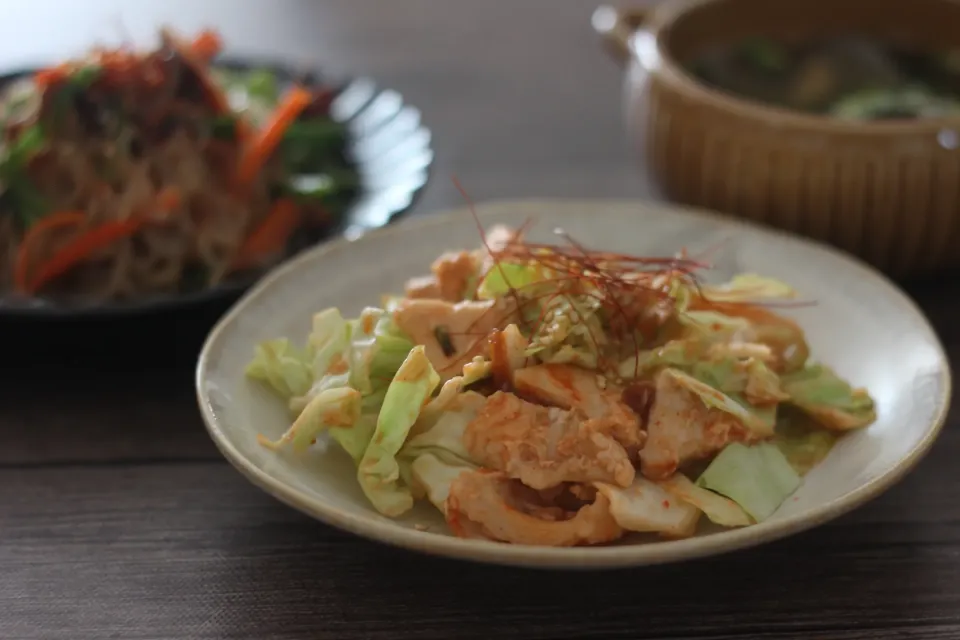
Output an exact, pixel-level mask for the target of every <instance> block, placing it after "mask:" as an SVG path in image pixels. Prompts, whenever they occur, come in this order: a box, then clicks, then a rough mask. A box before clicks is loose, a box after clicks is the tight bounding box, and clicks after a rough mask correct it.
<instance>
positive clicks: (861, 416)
mask: <svg viewBox="0 0 960 640" xmlns="http://www.w3.org/2000/svg"><path fill="white" fill-rule="evenodd" d="M782 380H783V387H784V390H785V391H786V392H787V394H788V395H789V396H790V400H789V402H790V403H791V404H793V405H795V406H796V407H798V408H799V409H800V410H801V411H803V412H805V413H807V414H809V415H810V416H812V417H813V418H814V419H816V421H817V422H819V423H820V424H822V425H823V426H824V427H827V428H828V429H836V430H839V431H846V430H848V429H858V428H860V427H865V426H867V425H868V424H870V423H871V422H873V421H874V420H876V419H877V413H876V408H875V405H874V402H873V400H872V399H871V398H870V396H869V395H868V394H867V392H866V391H865V390H863V389H854V388H853V387H851V386H850V385H849V384H848V383H847V382H845V381H844V380H842V379H840V378H839V377H838V376H837V374H836V373H834V372H833V370H832V369H830V368H829V367H825V366H823V365H821V364H808V365H807V366H806V367H804V368H803V369H801V370H799V371H795V372H793V373H789V374H786V375H784V376H783V377H782Z"/></svg>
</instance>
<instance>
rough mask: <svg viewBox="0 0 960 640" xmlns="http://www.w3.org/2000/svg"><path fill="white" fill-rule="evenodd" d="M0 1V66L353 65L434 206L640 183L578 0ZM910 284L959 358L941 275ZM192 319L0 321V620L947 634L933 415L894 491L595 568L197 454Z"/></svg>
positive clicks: (953, 529) (480, 635)
mask: <svg viewBox="0 0 960 640" xmlns="http://www.w3.org/2000/svg"><path fill="white" fill-rule="evenodd" d="M7 4H9V5H11V6H4V14H5V15H4V19H3V21H2V22H0V61H2V62H3V63H4V64H5V65H8V66H9V65H13V64H16V63H18V62H23V61H33V60H37V59H40V58H50V57H51V56H55V55H57V54H61V53H69V52H74V51H77V50H78V49H82V48H83V47H84V46H85V45H87V44H88V43H89V42H90V40H91V39H94V38H97V39H101V40H103V41H107V42H110V41H116V40H117V38H118V37H119V35H120V34H122V33H124V32H128V33H130V34H132V37H133V38H134V39H137V40H143V39H147V38H149V37H150V36H151V34H152V30H153V28H154V26H155V25H156V24H157V23H159V22H168V23H171V24H174V25H176V26H180V27H183V28H187V29H191V28H195V27H199V26H201V25H203V24H212V25H217V26H219V27H220V28H221V29H222V31H223V33H224V35H225V36H226V38H227V39H228V40H229V42H230V43H231V44H235V45H236V46H237V47H238V48H239V49H242V50H244V51H247V52H250V53H257V54H269V55H280V56H286V57H290V58H292V59H294V60H299V61H303V62H311V61H312V62H315V63H318V64H324V65H326V66H327V67H328V68H329V69H330V70H331V71H334V72H338V73H362V74H369V75H372V76H374V77H376V78H379V79H380V80H382V82H383V83H385V84H387V85H389V86H391V87H394V88H396V89H398V90H399V91H401V92H402V93H403V94H404V95H405V96H407V97H408V98H409V99H410V100H411V101H412V102H413V103H415V104H417V105H419V106H420V107H421V108H422V110H423V114H424V118H425V119H426V121H427V122H428V123H429V125H430V126H431V127H432V129H433V131H434V133H435V144H436V149H437V165H436V167H437V170H436V172H435V174H434V178H433V181H432V182H431V184H430V185H429V187H428V188H427V190H426V193H425V194H424V197H423V198H422V200H421V201H420V203H419V205H418V207H417V214H421V213H427V212H430V211H432V210H437V209H440V208H443V207H447V206H451V205H456V204H459V202H460V201H459V197H458V195H457V193H456V191H455V189H454V187H453V186H452V184H451V183H450V182H449V175H450V174H451V173H455V174H457V175H458V176H459V178H460V179H461V180H462V181H463V183H464V184H465V185H466V186H467V188H468V190H469V191H470V192H471V194H472V195H473V197H474V198H475V199H489V198H499V197H510V196H537V195H549V196H607V195H609V196H648V197H649V196H650V195H651V191H650V189H649V188H648V187H647V185H646V183H645V181H644V180H643V179H642V178H641V177H639V176H638V173H637V171H636V169H635V168H634V167H633V166H632V164H631V161H630V154H629V153H628V149H627V146H626V144H625V142H624V140H623V136H622V133H621V120H620V111H619V107H620V97H619V80H620V77H619V72H618V69H617V68H616V67H615V65H613V64H612V63H610V62H609V61H608V60H607V59H606V58H605V57H604V55H603V54H602V53H601V51H600V48H599V47H598V46H597V43H596V42H595V40H594V37H593V35H592V33H591V31H590V28H589V22H588V21H589V16H590V13H591V10H592V8H593V6H592V5H593V3H592V2H589V1H587V0H577V1H574V0H567V1H564V2H560V1H559V0H558V1H553V0H551V1H546V0H540V1H533V0H523V1H517V2H513V1H509V0H498V1H495V2H491V1H490V0H486V1H484V2H479V1H476V0H475V1H473V2H467V1H457V2H451V1H443V0H435V1H433V2H428V1H426V0H418V1H412V0H407V1H405V2H373V1H372V0H365V1H360V0H340V1H337V2H319V1H312V0H276V1H275V2H266V0H246V1H241V0H204V1H203V2H201V0H166V1H164V2H160V1H156V2H154V1H151V2H146V1H144V2H140V3H136V4H135V3H132V2H123V1H121V0H115V1H113V2H107V1H104V0H88V1H87V2H84V3H80V2H73V1H70V0H62V1H60V2H50V1H44V2H41V1H34V2H25V3H7ZM135 7H136V8H135ZM121 25H122V26H121ZM908 289H909V290H910V291H911V293H912V294H913V295H914V296H915V297H916V298H917V299H918V300H919V301H920V302H921V304H922V305H923V306H924V308H925V309H926V310H927V311H928V313H930V315H931V317H932V318H933V320H934V322H935V324H936V326H937V328H938V330H939V331H940V334H941V336H942V337H943V340H944V342H945V343H946V345H947V347H948V349H949V350H950V352H951V355H960V329H958V328H957V324H958V320H960V298H958V294H960V290H958V288H957V287H956V286H951V285H949V284H947V283H946V281H944V282H940V283H937V282H927V283H920V284H912V285H910V286H909V287H908ZM212 317H213V314H212V312H211V313H207V314H206V315H203V314H201V315H200V316H197V317H195V318H190V319H184V318H166V319H162V320H160V321H159V322H160V323H161V324H160V326H159V327H158V326H155V325H154V326H147V325H140V326H137V327H136V328H132V327H133V325H130V327H128V328H124V329H117V330H116V334H115V335H112V336H111V335H107V336H105V335H104V334H103V332H102V331H101V332H100V333H97V332H96V331H95V328H92V327H90V328H85V329H82V330H81V333H80V336H81V338H82V337H83V336H87V337H86V338H83V339H81V340H80V341H79V342H74V343H70V342H69V341H67V342H66V343H64V340H63V339H62V337H63V336H64V335H67V333H65V332H68V330H67V329H65V328H63V327H57V326H54V325H45V324H44V325H36V326H32V327H27V328H26V329H25V328H24V327H17V328H10V329H8V328H6V327H0V335H2V336H3V339H4V348H5V350H6V351H8V352H9V353H11V354H13V353H15V354H16V357H14V356H12V355H11V356H10V358H11V359H9V360H6V361H5V362H4V363H3V365H2V366H3V368H4V370H5V371H6V379H7V380H8V381H7V382H5V383H4V384H3V385H0V638H2V639H4V640H14V639H18V640H19V639H24V640H26V639H31V640H41V639H42V640H59V639H62V640H88V639H89V640H92V639H101V638H120V639H122V640H133V639H135V638H151V639H152V638H249V639H250V640H267V639H270V638H278V639H297V640H300V639H307V638H328V639H331V640H350V639H360V638H383V639H390V640H394V639H403V638H435V639H437V640H452V639H453V638H477V639H484V640H487V639H490V638H518V639H521V638H522V639H525V640H526V639H530V638H584V637H611V638H614V637H615V638H639V637H648V638H703V639H706V638H711V639H714V640H719V639H721V638H763V639H773V638H804V639H812V638H837V639H846V640H852V639H854V638H862V639H864V640H867V639H870V640H882V639H888V638H891V639H892V638H922V639H925V640H934V639H940V638H942V639H948V638H950V639H957V638H960V474H958V468H960V465H958V464H957V462H956V458H957V456H958V454H960V425H958V424H956V422H957V415H956V414H955V413H954V414H952V415H951V419H950V423H949V424H948V425H947V427H946V429H945V430H944V433H943V436H942V438H941V439H940V441H939V442H938V443H937V445H936V447H935V448H934V450H933V452H932V453H931V454H930V455H929V456H928V457H927V458H926V459H925V460H924V461H923V462H922V464H921V465H920V467H919V468H918V469H917V470H916V471H915V472H914V473H912V474H911V475H910V476H909V477H908V478H907V479H906V480H905V481H904V482H903V483H902V484H901V485H900V486H898V487H896V488H895V489H893V490H892V491H890V492H889V493H888V494H887V495H885V496H883V497H882V498H880V499H878V500H876V501H875V502H873V503H872V504H870V505H868V506H866V507H864V508H862V509H860V510H859V511H857V512H856V513H854V514H852V515H850V516H847V517H845V518H842V519H841V520H839V521H837V522H835V523H833V524H830V525H828V526H824V527H822V528H820V529H818V530H815V531H812V532H809V533H806V534H803V535H799V536H796V537H794V538H792V539H788V540H785V541H782V542H778V543H775V544H770V545H767V546H764V547H761V548H758V549H755V550H751V551H745V552H741V553H736V554H732V555H729V556H725V557H719V558H716V559H711V560H706V561H701V562H694V563H689V564H684V565H676V566H665V567H658V568H652V569H643V570H628V571H619V572H613V573H609V572H608V573H597V574H573V575H564V574H555V573H541V572H531V571H519V570H509V569H502V568H495V567H483V566H473V565H466V564H457V563H453V562H449V561H444V560H437V559H431V558H426V557H421V556H418V555H412V554H410V553H407V552H402V551H398V550H394V549H390V548H385V547H381V546H378V545H375V544H372V543H368V542H365V541H362V540H358V539H355V538H352V537H350V536H347V535H344V534H341V533H339V532H337V531H334V530H332V529H329V528H327V527H325V526H323V525H321V524H318V523H316V522H314V521H312V520H310V519H308V518H306V517H305V516H302V515H300V514H299V513H297V512H294V511H293V510H291V509H288V508H287V507H285V506H283V505H281V504H280V503H278V502H276V501H274V500H273V499H272V498H270V497H268V496H266V495H265V494H263V493H261V492H260V491H259V490H257V489H255V488H254V487H252V486H251V485H249V484H247V482H246V481H244V480H243V479H242V478H241V477H240V475H239V474H238V473H236V472H235V471H234V470H233V469H232V468H231V467H230V466H229V465H228V464H226V463H225V462H224V461H223V460H222V459H221V458H220V457H219V456H218V455H217V453H216V451H215V450H214V447H213V445H212V444H211V443H210V441H209V440H208V439H207V436H206V434H205V432H204V430H203V426H202V424H201V422H200V417H199V415H198V413H197V410H196V408H195V404H194V402H195V401H194V395H193V387H192V372H191V365H192V360H193V358H194V356H195V349H196V341H197V340H199V338H200V337H201V336H202V334H203V331H204V330H205V328H206V327H207V326H208V323H209V322H211V321H212ZM87 331H89V333H87ZM113 338H115V339H116V340H114V339H113ZM57 339H60V344H57ZM72 340H76V337H74V338H72ZM123 340H126V343H125V346H124V344H121V343H123ZM4 358H5V359H6V358H7V356H6V355H5V356H4ZM890 366H896V363H894V362H892V363H890Z"/></svg>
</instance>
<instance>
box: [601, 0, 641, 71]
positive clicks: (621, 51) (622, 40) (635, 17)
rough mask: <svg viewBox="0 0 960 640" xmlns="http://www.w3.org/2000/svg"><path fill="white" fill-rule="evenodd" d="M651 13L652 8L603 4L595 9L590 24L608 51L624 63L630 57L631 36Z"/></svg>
mask: <svg viewBox="0 0 960 640" xmlns="http://www.w3.org/2000/svg"><path fill="white" fill-rule="evenodd" d="M649 14H650V9H641V8H639V7H636V8H633V9H617V8H615V7H611V6H609V5H601V6H599V7H597V8H596V10H594V12H593V15H592V16H591V18H590V24H591V25H592V26H593V30H594V31H596V32H597V34H598V35H599V36H600V37H601V38H602V39H603V44H604V46H605V48H606V49H607V53H609V54H610V55H611V56H613V58H614V59H615V60H616V61H617V62H619V63H621V64H623V63H625V62H626V61H627V60H629V59H630V55H631V53H630V38H631V37H632V36H633V34H634V32H636V31H637V29H639V28H640V27H641V26H642V25H643V22H644V20H646V19H647V16H648V15H649Z"/></svg>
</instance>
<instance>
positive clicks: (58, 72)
mask: <svg viewBox="0 0 960 640" xmlns="http://www.w3.org/2000/svg"><path fill="white" fill-rule="evenodd" d="M68 75H70V69H69V68H68V67H67V65H66V64H59V65H57V66H55V67H51V68H49V69H41V70H40V71H37V72H36V73H35V74H33V80H34V82H36V83H37V86H38V87H39V88H41V89H46V88H47V87H49V86H51V85H54V84H56V83H58V82H60V81H61V80H63V79H64V78H66V77H67V76H68Z"/></svg>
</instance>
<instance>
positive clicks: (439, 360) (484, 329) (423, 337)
mask: <svg viewBox="0 0 960 640" xmlns="http://www.w3.org/2000/svg"><path fill="white" fill-rule="evenodd" d="M515 309H516V303H515V302H514V301H513V300H512V299H510V298H501V299H499V300H485V301H481V302H472V301H468V302H458V303H456V304H453V303H450V302H445V301H443V300H426V299H416V300H403V301H401V302H400V304H399V305H398V307H397V310H396V311H395V312H394V316H393V317H394V321H395V322H396V323H397V326H398V327H399V328H400V330H401V331H402V332H404V333H405V334H406V335H408V336H409V337H410V339H411V340H413V341H414V342H415V343H417V344H422V345H423V346H424V348H425V350H426V354H427V358H429V359H430V364H432V365H433V368H434V369H436V370H437V373H438V374H440V378H441V379H442V380H443V381H446V380H449V379H450V378H452V377H454V376H456V375H459V374H460V371H461V370H462V369H463V365H464V364H466V363H467V362H468V361H469V360H470V359H471V358H473V357H474V356H476V355H479V354H480V353H482V352H483V351H484V350H485V349H486V347H487V338H488V337H489V335H490V332H491V331H493V330H494V329H501V328H503V327H505V326H506V325H508V324H510V323H511V322H514V321H515V319H514V316H515V315H516V313H515Z"/></svg>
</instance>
